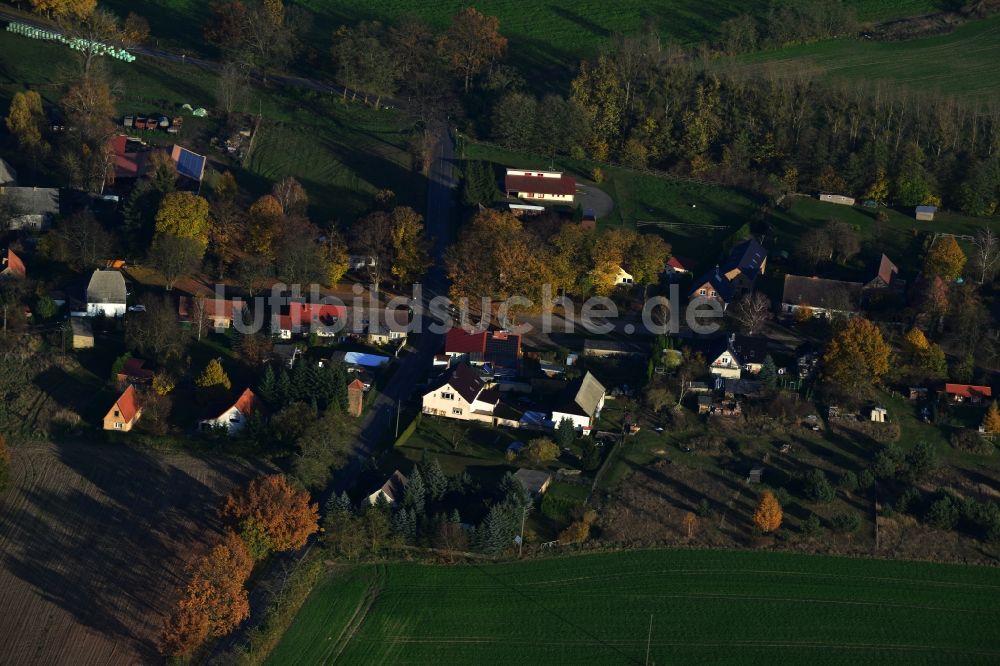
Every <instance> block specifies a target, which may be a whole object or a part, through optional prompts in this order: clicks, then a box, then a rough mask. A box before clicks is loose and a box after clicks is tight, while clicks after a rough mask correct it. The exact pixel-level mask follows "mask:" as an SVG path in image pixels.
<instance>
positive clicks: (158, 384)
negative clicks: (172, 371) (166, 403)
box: [153, 372, 175, 395]
mask: <svg viewBox="0 0 1000 666" xmlns="http://www.w3.org/2000/svg"><path fill="white" fill-rule="evenodd" d="M174 386H175V382H174V379H173V377H171V376H170V375H168V374H166V373H163V372H158V373H156V374H155V375H153V392H154V393H156V395H168V394H170V393H171V392H172V391H173V390H174Z"/></svg>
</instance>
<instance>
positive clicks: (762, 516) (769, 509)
mask: <svg viewBox="0 0 1000 666" xmlns="http://www.w3.org/2000/svg"><path fill="white" fill-rule="evenodd" d="M781 518H782V513H781V505H780V504H778V498H777V497H775V496H774V493H772V492H771V491H770V490H765V491H764V492H763V493H761V495H760V502H759V503H758V504H757V510H756V511H754V512H753V524H754V525H756V526H757V528H758V529H760V531H761V532H765V533H768V532H773V531H775V530H776V529H778V528H779V527H781Z"/></svg>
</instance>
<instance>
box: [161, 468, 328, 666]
mask: <svg viewBox="0 0 1000 666" xmlns="http://www.w3.org/2000/svg"><path fill="white" fill-rule="evenodd" d="M220 515H221V517H222V519H223V520H224V521H225V523H226V526H227V527H226V531H225V532H224V534H223V537H222V539H220V540H219V541H218V542H217V543H216V544H215V545H213V546H212V547H211V548H210V549H209V550H208V551H207V552H206V553H204V554H203V555H200V556H198V557H196V558H195V559H194V560H192V561H191V562H190V564H189V566H188V580H187V584H186V585H185V586H184V589H183V590H182V593H181V595H180V598H179V599H178V600H177V602H176V604H175V606H174V609H173V610H172V611H171V613H170V615H168V616H167V618H166V619H165V621H164V624H163V633H162V635H161V641H160V650H161V652H162V653H163V654H164V655H165V656H168V657H182V658H189V657H190V656H191V655H192V654H193V653H194V652H195V651H196V650H197V649H198V648H199V647H200V646H201V645H202V644H204V642H205V641H206V640H208V639H209V638H217V637H220V636H225V635H226V634H228V633H229V632H231V631H232V630H233V629H235V628H236V627H237V626H239V624H240V623H241V622H242V621H243V620H244V619H246V618H247V616H248V615H249V614H250V601H249V597H248V594H247V590H246V581H247V580H248V579H249V577H250V574H251V572H252V571H253V568H254V563H255V562H258V561H260V560H263V559H264V558H266V557H267V556H268V555H270V554H271V553H276V552H284V551H289V550H295V549H297V548H301V547H302V546H304V545H305V544H306V541H307V540H308V538H309V536H310V535H312V534H314V533H315V532H316V531H317V530H318V529H319V507H318V506H317V505H316V504H311V503H310V502H309V494H308V493H307V492H305V491H304V490H301V489H298V488H295V487H294V486H292V485H290V484H289V483H288V481H287V479H286V478H285V477H284V476H282V475H280V474H275V475H270V476H264V477H260V478H258V479H254V480H253V481H251V482H250V483H249V484H248V485H247V486H246V487H245V488H238V489H236V490H234V491H233V492H232V493H230V495H228V496H227V497H226V499H225V501H224V502H223V505H222V507H221V509H220Z"/></svg>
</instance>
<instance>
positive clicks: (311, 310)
mask: <svg viewBox="0 0 1000 666" xmlns="http://www.w3.org/2000/svg"><path fill="white" fill-rule="evenodd" d="M288 315H289V316H290V317H293V318H294V317H296V316H297V317H298V321H299V322H300V323H302V324H313V323H317V322H326V323H329V322H331V321H332V320H333V319H343V318H344V317H346V316H347V308H346V307H345V306H343V305H333V304H332V303H301V302H299V301H292V302H291V303H289V304H288Z"/></svg>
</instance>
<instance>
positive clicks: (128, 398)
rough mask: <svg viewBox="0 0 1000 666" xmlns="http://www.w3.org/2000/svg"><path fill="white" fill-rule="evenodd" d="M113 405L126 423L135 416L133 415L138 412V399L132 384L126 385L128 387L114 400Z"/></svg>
mask: <svg viewBox="0 0 1000 666" xmlns="http://www.w3.org/2000/svg"><path fill="white" fill-rule="evenodd" d="M115 407H117V408H118V413H119V414H121V416H122V419H124V420H125V422H126V423H129V422H130V421H132V419H134V418H135V415H136V414H138V413H139V400H138V398H137V397H136V393H135V387H134V386H132V385H131V384H129V385H128V388H127V389H125V391H124V392H123V393H122V394H121V396H120V397H119V398H118V400H117V401H116V402H115Z"/></svg>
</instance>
